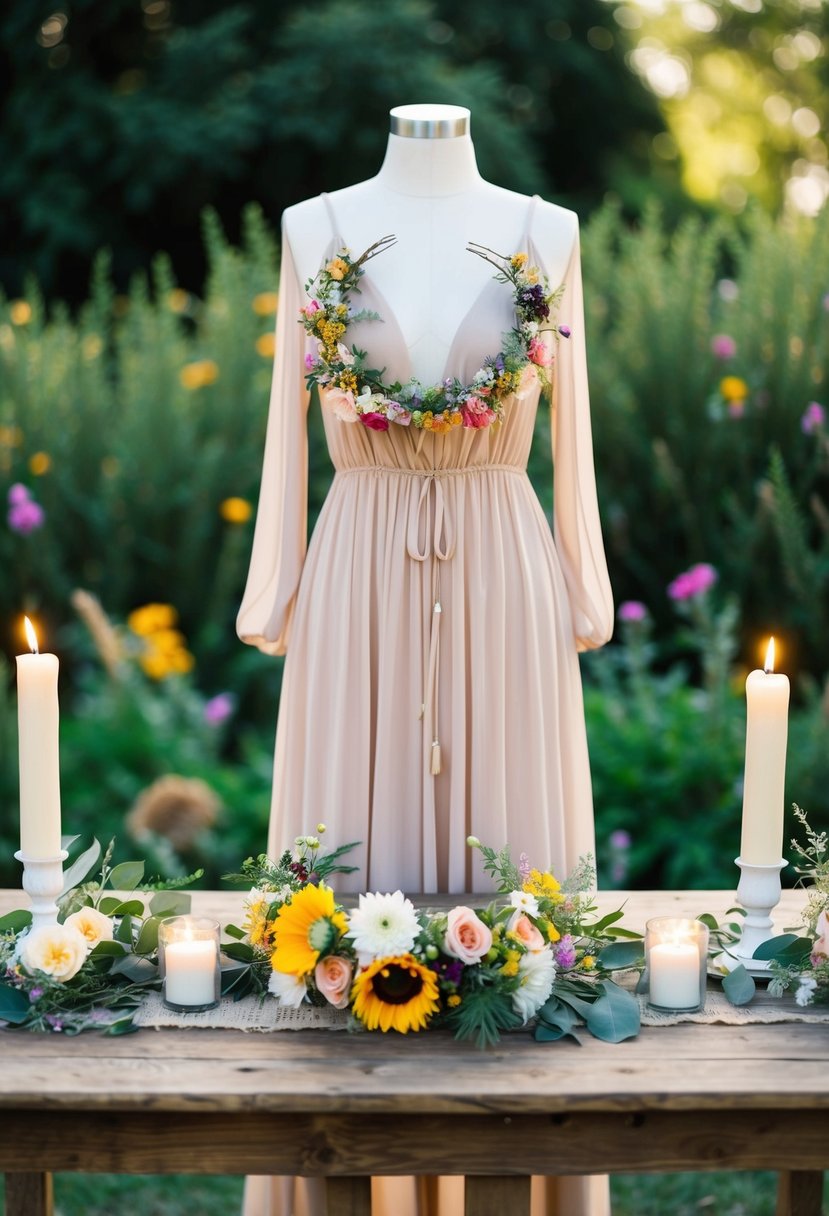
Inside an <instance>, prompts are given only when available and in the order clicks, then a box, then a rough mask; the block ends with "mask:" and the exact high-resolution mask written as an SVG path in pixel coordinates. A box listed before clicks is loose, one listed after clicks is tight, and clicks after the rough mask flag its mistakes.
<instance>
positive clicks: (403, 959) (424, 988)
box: [352, 954, 439, 1034]
mask: <svg viewBox="0 0 829 1216" xmlns="http://www.w3.org/2000/svg"><path fill="white" fill-rule="evenodd" d="M352 997H353V1005H352V1011H353V1013H354V1016H355V1017H357V1018H359V1020H360V1021H361V1022H362V1023H363V1025H364V1026H365V1027H366V1029H367V1030H376V1029H377V1027H378V1026H379V1027H380V1029H381V1030H382V1031H383V1032H384V1033H385V1031H387V1030H399V1031H400V1033H401V1034H407V1033H408V1031H410V1030H422V1029H423V1028H424V1027H425V1025H426V1023H427V1022H428V1021H429V1018H430V1017H431V1016H432V1014H433V1013H435V1012H436V1011H437V1009H438V1004H439V1001H438V985H437V977H436V975H435V973H434V971H432V970H431V968H429V967H424V966H423V964H422V963H419V962H418V961H417V959H416V958H415V957H414V955H412V954H400V955H397V956H396V957H394V958H381V959H377V960H376V961H375V962H373V963H372V964H371V965H370V966H369V967H366V968H365V970H364V971H361V972H360V974H359V975H358V976H357V978H356V980H355V981H354V987H353V989H352Z"/></svg>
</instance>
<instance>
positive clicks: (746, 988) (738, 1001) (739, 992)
mask: <svg viewBox="0 0 829 1216" xmlns="http://www.w3.org/2000/svg"><path fill="white" fill-rule="evenodd" d="M722 990H723V992H724V993H725V996H726V997H727V998H728V1000H729V1001H730V1002H731V1004H732V1005H747V1004H748V1003H749V1001H750V1000H751V998H752V997H753V996H754V993H755V991H756V984H755V983H754V980H753V979H752V978H751V976H750V975H749V973H748V972H747V971H746V969H745V967H744V966H743V964H742V963H740V964H739V966H737V967H735V968H734V970H733V971H729V973H728V975H725V976H723V982H722Z"/></svg>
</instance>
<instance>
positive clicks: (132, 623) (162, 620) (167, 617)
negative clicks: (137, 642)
mask: <svg viewBox="0 0 829 1216" xmlns="http://www.w3.org/2000/svg"><path fill="white" fill-rule="evenodd" d="M177 621H178V613H177V612H176V610H175V608H174V607H173V605H172V604H143V605H142V606H141V607H140V608H134V609H133V611H132V612H131V613H130V614H129V616H128V617H127V628H128V629H130V630H131V631H132V632H133V633H136V634H138V636H139V637H140V638H146V637H149V635H150V634H151V633H157V632H158V631H159V629H172V628H173V626H174V625H175V624H176V623H177Z"/></svg>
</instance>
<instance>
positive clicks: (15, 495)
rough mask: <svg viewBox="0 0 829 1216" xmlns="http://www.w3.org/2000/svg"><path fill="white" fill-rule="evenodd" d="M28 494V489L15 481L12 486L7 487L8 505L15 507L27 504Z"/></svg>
mask: <svg viewBox="0 0 829 1216" xmlns="http://www.w3.org/2000/svg"><path fill="white" fill-rule="evenodd" d="M30 497H31V496H30V494H29V491H28V488H27V487H26V486H24V485H22V484H21V483H20V482H19V481H16V482H15V483H14V485H13V486H9V505H10V506H17V504H18V503H21V502H29V500H30Z"/></svg>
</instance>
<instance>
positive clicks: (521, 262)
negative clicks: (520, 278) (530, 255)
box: [510, 253, 527, 270]
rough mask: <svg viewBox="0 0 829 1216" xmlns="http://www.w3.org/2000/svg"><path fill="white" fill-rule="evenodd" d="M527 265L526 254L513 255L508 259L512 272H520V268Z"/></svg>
mask: <svg viewBox="0 0 829 1216" xmlns="http://www.w3.org/2000/svg"><path fill="white" fill-rule="evenodd" d="M526 264H527V255H526V253H514V254H513V255H512V257H511V258H510V265H511V266H512V268H513V269H514V270H520V269H521V267H522V266H526Z"/></svg>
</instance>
